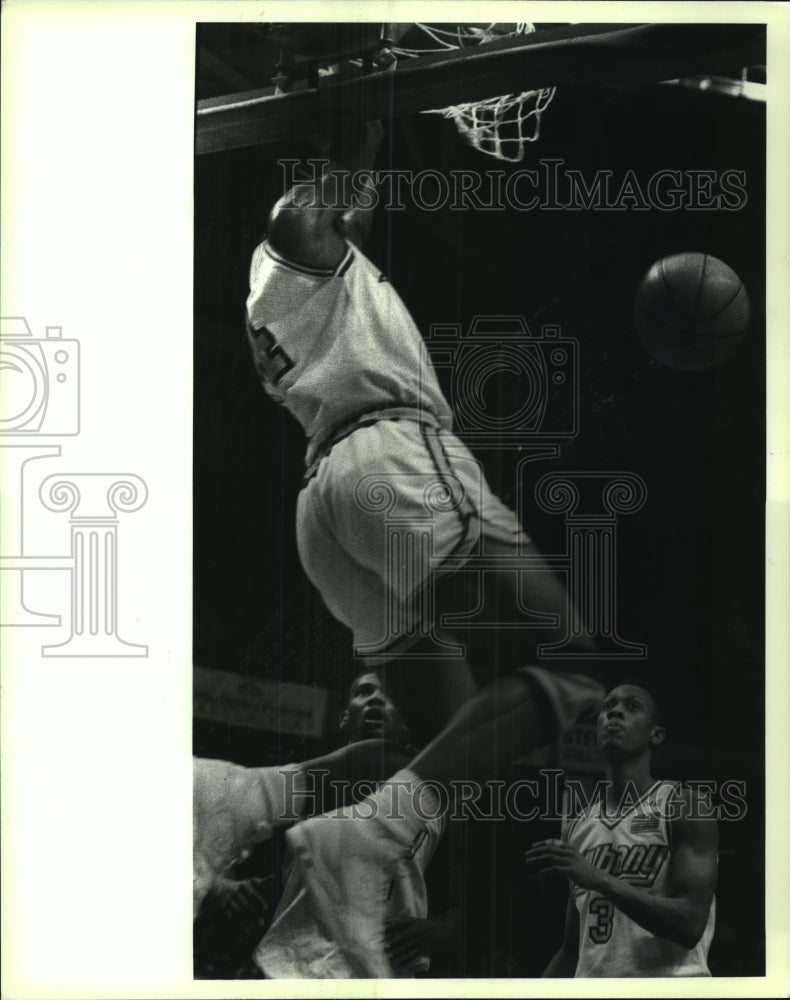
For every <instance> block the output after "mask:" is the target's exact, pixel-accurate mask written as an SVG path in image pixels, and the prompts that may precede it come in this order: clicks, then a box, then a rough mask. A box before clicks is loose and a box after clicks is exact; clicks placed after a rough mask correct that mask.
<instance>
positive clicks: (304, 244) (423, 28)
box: [193, 7, 766, 980]
mask: <svg viewBox="0 0 790 1000" xmlns="http://www.w3.org/2000/svg"><path fill="white" fill-rule="evenodd" d="M524 9H525V10H527V8H526V7H525V8H524ZM765 90H766V32H765V26H764V25H760V24H734V23H730V24H727V23H715V24H688V23H685V24H672V23H662V24H657V23H643V24H635V23H628V24H614V23H600V22H598V23H583V22H582V23H554V22H552V23H535V24H532V23H525V22H521V23H499V22H492V23H459V24H449V23H446V22H441V23H394V24H392V23H375V22H372V21H371V22H367V21H366V22H336V21H335V22H309V23H303V22H285V23H274V22H260V23H254V24H243V25H237V24H229V23H221V24H199V25H198V26H197V49H196V100H197V107H196V126H195V129H196V131H195V151H196V159H195V356H194V357H195V369H194V378H195V393H194V400H195V426H194V451H193V455H194V489H195V493H194V525H193V527H194V664H195V691H194V713H195V720H194V725H195V728H194V752H195V758H196V759H195V865H196V867H195V895H194V906H195V925H194V927H195V937H194V949H195V951H194V959H195V967H194V968H195V976H196V977H197V978H201V979H202V978H205V979H226V978H242V979H245V978H264V979H282V978H287V979H294V978H295V979H352V980H353V979H370V978H375V979H381V978H383V979H389V978H413V977H417V978H426V977H427V978H435V979H440V978H448V977H449V978H453V979H474V978H495V979H531V978H536V977H541V976H558V977H582V978H590V977H629V978H634V977H640V978H651V977H652V978H659V977H660V978H667V977H701V976H721V977H728V976H762V975H764V972H765V921H764V903H765V900H764V894H763V891H762V888H761V887H762V886H763V884H764V878H765V850H764V844H765V829H764V821H763V817H764V810H765V800H764V780H765V771H764V752H765V730H764V721H765V720H764V698H765V647H764V640H763V623H764V617H765V612H764V596H765V595H764V557H763V553H764V538H765V500H766V497H765V486H764V483H765V475H766V470H765V407H766V396H765V367H766V353H765V352H766V337H765V328H766V315H765V285H766V263H765V251H764V248H765V240H766V237H765V203H766V189H765V167H766V131H765V129H766V121H765V112H766V99H765Z"/></svg>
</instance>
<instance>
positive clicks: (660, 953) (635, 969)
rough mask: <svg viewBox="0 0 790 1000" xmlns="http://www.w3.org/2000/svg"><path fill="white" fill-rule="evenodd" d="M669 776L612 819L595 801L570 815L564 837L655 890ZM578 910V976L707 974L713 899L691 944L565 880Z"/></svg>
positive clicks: (661, 887) (601, 864) (600, 863)
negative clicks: (578, 813)
mask: <svg viewBox="0 0 790 1000" xmlns="http://www.w3.org/2000/svg"><path fill="white" fill-rule="evenodd" d="M678 789H679V786H678V785H677V784H676V783H674V782H671V783H670V782H661V781H659V782H656V783H655V784H654V785H653V786H652V787H651V788H650V789H648V791H647V792H646V793H645V794H644V795H643V796H642V798H641V799H639V801H638V802H637V803H634V804H633V806H631V808H629V809H626V810H625V811H624V812H622V813H621V814H620V815H619V816H618V817H617V818H615V817H610V816H607V815H606V814H605V812H604V807H603V803H596V804H594V805H592V806H591V807H590V808H589V810H586V811H585V813H584V814H583V815H582V816H580V817H578V818H576V819H573V820H571V821H570V823H569V824H568V826H567V829H566V830H565V832H564V839H565V840H567V841H568V842H569V843H570V844H571V846H572V847H575V848H576V849H577V850H578V851H579V852H580V853H581V854H583V855H584V857H585V858H587V860H588V861H590V862H591V863H592V864H593V865H595V866H596V867H597V868H601V869H603V870H604V871H606V872H608V873H609V874H611V875H616V876H618V877H619V878H622V879H625V880H626V881H628V882H629V883H630V884H631V885H633V886H637V887H639V888H640V889H643V890H644V891H645V892H648V893H651V894H652V895H657V896H660V895H663V894H664V892H665V888H666V881H667V873H668V871H669V865H670V860H671V858H672V831H671V826H670V808H671V806H670V802H671V801H672V799H673V798H674V797H676V796H677V793H678ZM572 891H573V897H574V901H575V903H576V909H577V910H578V911H579V963H578V966H577V969H576V976H577V977H579V978H581V977H624V976H633V977H640V978H644V977H657V976H709V975H710V971H709V969H708V963H707V957H708V949H709V948H710V942H711V939H712V937H713V928H714V922H715V907H716V904H715V900H714V901H713V902H712V903H711V908H710V913H709V914H708V922H707V925H706V927H705V931H704V933H703V935H702V937H701V939H700V940H699V942H698V943H697V944H696V945H695V946H694V947H693V948H691V949H689V948H684V947H683V946H682V945H680V944H677V943H675V942H674V941H669V940H667V939H666V938H662V937H658V936H657V935H655V934H652V933H651V932H650V931H647V930H645V929H644V928H642V927H640V926H639V924H637V923H635V922H634V921H633V920H631V919H630V918H629V917H627V916H626V915H625V914H624V913H622V912H621V911H620V910H618V909H617V907H616V906H615V905H614V903H612V902H611V901H610V900H608V899H606V898H605V897H604V896H601V895H600V894H598V893H596V892H594V891H591V890H588V889H582V888H581V887H580V886H578V885H574V886H573V887H572Z"/></svg>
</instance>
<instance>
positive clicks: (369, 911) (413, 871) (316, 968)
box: [254, 672, 444, 979]
mask: <svg viewBox="0 0 790 1000" xmlns="http://www.w3.org/2000/svg"><path fill="white" fill-rule="evenodd" d="M340 725H341V729H342V730H343V731H344V733H345V734H346V736H347V738H348V740H349V743H350V744H351V743H354V742H355V741H357V740H369V739H372V738H375V739H384V740H387V741H390V744H388V745H391V744H392V743H393V742H394V743H395V744H396V745H397V746H400V747H401V748H402V750H403V753H404V757H403V760H402V762H401V763H405V762H406V761H407V760H408V758H409V756H410V754H409V753H408V747H409V743H410V736H409V733H408V730H407V729H406V727H405V725H404V723H403V719H402V717H401V715H400V713H399V711H398V710H397V708H396V706H395V705H394V704H393V702H392V701H391V699H390V698H389V697H388V695H387V693H386V691H385V690H384V687H383V686H382V684H381V680H380V678H379V677H378V675H377V674H376V673H374V672H367V673H364V674H361V675H360V676H359V677H357V679H356V680H355V681H354V683H353V684H352V686H351V691H350V692H349V698H348V703H347V705H346V708H345V710H344V712H343V715H342V718H341V723H340ZM389 752H390V753H393V754H394V750H392V749H390V751H389ZM392 759H393V760H394V759H395V758H394V756H393V758H392ZM362 778H363V779H369V778H370V775H363V776H362ZM418 783H419V782H418V779H417V778H416V777H415V776H414V775H412V774H411V773H410V772H409V771H408V770H405V769H403V770H401V771H399V772H398V773H397V774H396V775H395V777H394V778H393V781H392V782H391V783H387V784H386V785H385V786H384V787H383V788H382V789H381V790H379V791H378V792H377V793H375V794H374V795H371V796H370V797H368V798H365V799H363V800H362V801H359V802H358V803H357V804H356V805H350V806H344V807H339V808H336V809H334V810H332V811H330V812H329V813H328V814H325V815H321V816H318V817H315V818H313V819H308V820H304V821H302V822H300V823H298V824H297V825H296V826H294V827H293V828H292V829H291V830H289V831H288V833H287V834H286V843H287V847H288V872H287V876H286V882H285V890H284V893H283V896H282V898H281V900H280V903H279V905H278V907H277V912H276V913H275V915H274V919H273V921H272V924H271V926H270V928H269V930H268V931H267V933H266V935H265V937H264V938H263V940H262V941H261V943H260V945H259V946H258V948H257V949H256V951H255V956H254V958H255V961H256V962H257V964H258V966H259V967H260V968H261V970H262V972H263V974H264V975H265V976H266V977H267V978H270V979H282V978H286V979H293V978H303V979H316V978H323V979H349V978H350V979H358V978H392V977H396V978H402V977H406V976H412V975H414V974H415V972H418V971H426V970H427V969H428V966H429V960H428V956H427V954H426V951H427V950H428V949H425V950H423V949H420V948H419V947H415V948H414V949H410V948H407V947H393V945H394V942H393V931H392V930H391V927H392V924H391V922H392V921H393V920H398V921H399V928H398V932H400V931H402V930H403V928H404V926H406V925H408V928H409V929H410V930H411V932H412V933H413V934H414V935H415V936H416V937H417V938H424V937H425V936H426V934H427V932H428V930H429V928H430V929H431V931H432V935H429V936H432V938H433V939H434V942H435V943H443V942H437V941H436V940H435V939H436V938H437V937H440V936H441V934H440V930H441V927H439V929H438V930H437V924H438V923H439V922H438V921H429V920H427V919H426V918H427V916H428V899H427V892H426V886H425V879H424V874H425V869H426V867H427V865H428V862H429V861H430V860H431V858H432V857H433V854H434V852H435V850H436V847H437V844H438V841H439V838H440V836H441V833H442V828H443V822H444V820H443V817H442V816H441V815H439V810H438V809H437V799H436V792H435V790H434V791H432V790H431V789H430V788H423V789H422V791H421V793H420V794H419V796H418V798H417V799H416V800H415V797H414V794H413V793H414V790H415V789H416V787H417V785H418ZM365 784H366V785H367V786H368V788H370V787H371V785H372V781H370V780H366V781H365ZM360 798H361V796H359V795H358V796H357V799H360ZM415 806H416V808H415ZM393 950H394V951H395V952H396V955H397V959H396V960H395V961H393V960H392V959H391V958H390V954H391V952H392V951H393Z"/></svg>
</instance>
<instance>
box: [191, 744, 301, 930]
mask: <svg viewBox="0 0 790 1000" xmlns="http://www.w3.org/2000/svg"><path fill="white" fill-rule="evenodd" d="M305 781H306V778H305V776H304V772H303V771H302V769H301V768H300V767H299V766H298V765H296V764H283V765H278V766H277V767H242V766H241V765H240V764H232V763H231V762H230V761H227V760H209V759H206V758H203V757H195V758H193V789H192V838H193V864H194V868H193V890H194V891H193V905H194V913H193V916H194V915H196V914H197V911H198V910H199V908H200V904H201V902H202V901H203V897H204V896H205V895H206V893H207V892H208V891H209V889H210V888H211V886H212V885H213V883H214V880H215V879H216V877H217V876H225V877H228V876H230V875H231V872H232V868H233V865H234V864H235V863H236V862H238V861H239V860H240V857H241V856H242V853H243V851H244V850H245V849H250V848H252V846H253V845H254V844H256V843H259V842H260V841H262V840H265V839H266V838H267V837H268V836H270V835H271V830H272V828H274V827H276V826H280V825H281V824H282V823H283V822H287V821H289V820H293V818H294V816H293V807H294V802H301V801H302V798H301V794H300V793H301V792H302V790H303V788H304V785H305Z"/></svg>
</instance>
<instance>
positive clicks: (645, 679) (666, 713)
mask: <svg viewBox="0 0 790 1000" xmlns="http://www.w3.org/2000/svg"><path fill="white" fill-rule="evenodd" d="M624 684H630V685H631V686H632V687H639V688H642V690H643V691H646V692H647V693H648V694H649V695H650V699H651V701H652V702H653V706H654V710H655V711H654V716H655V718H654V720H653V721H654V722H655V723H656V725H658V726H662V727H663V728H664V729H668V727H669V724H670V708H669V699H668V697H667V693H666V691H665V690H664V687H663V685H662V684H661V683H660V682H659V681H657V680H656V679H655V678H654V677H652V676H650V675H648V674H638V673H637V674H626V675H624V676H622V677H619V678H617V680H616V681H615V682H614V683H613V684H610V685H609V691H613V690H614V689H615V688H618V687H622V686H623V685H624ZM607 693H608V692H607Z"/></svg>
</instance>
